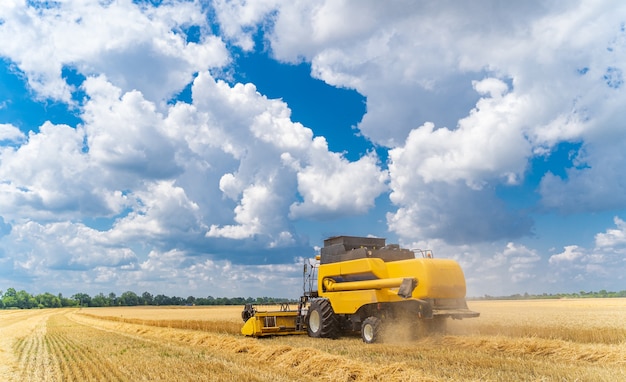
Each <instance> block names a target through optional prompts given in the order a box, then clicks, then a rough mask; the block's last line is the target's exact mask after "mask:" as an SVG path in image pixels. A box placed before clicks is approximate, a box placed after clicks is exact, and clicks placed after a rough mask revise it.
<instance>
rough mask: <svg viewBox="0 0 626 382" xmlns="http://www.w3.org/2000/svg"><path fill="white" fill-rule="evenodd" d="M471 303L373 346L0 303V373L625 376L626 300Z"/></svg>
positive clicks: (11, 377)
mask: <svg viewBox="0 0 626 382" xmlns="http://www.w3.org/2000/svg"><path fill="white" fill-rule="evenodd" d="M469 305H470V308H471V309H473V310H477V311H479V312H481V317H480V318H476V319H468V320H464V321H454V322H449V324H448V328H447V330H446V332H445V333H443V334H435V335H430V336H426V337H423V338H421V339H418V340H415V341H410V342H408V341H403V340H402V339H401V338H398V336H397V337H396V338H390V339H389V342H387V343H383V344H373V345H365V344H363V343H362V342H361V340H360V338H359V337H343V338H341V339H338V340H326V339H312V338H308V337H307V336H286V337H274V338H268V339H253V338H245V337H242V336H241V335H239V329H240V327H241V319H240V312H241V307H184V308H173V307H162V308H154V307H148V308H143V307H141V308H140V307H132V308H90V309H80V310H79V309H49V310H30V311H0V380H2V381H142V380H151V381H242V380H243V381H267V380H272V381H301V380H322V381H323V380H326V381H352V380H357V381H379V380H380V381H383V380H384V381H394V380H397V381H452V380H454V381H467V380H475V381H490V380H491V381H513V380H524V381H626V299H597V300H592V299H584V300H556V301H555V300H549V301H548V300H546V301H470V303H469ZM401 329H402V328H399V330H400V331H401ZM399 337H402V335H399Z"/></svg>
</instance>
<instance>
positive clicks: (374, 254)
mask: <svg viewBox="0 0 626 382" xmlns="http://www.w3.org/2000/svg"><path fill="white" fill-rule="evenodd" d="M416 252H417V253H418V254H419V257H416ZM316 271H317V272H316ZM304 285H305V287H304V294H303V296H302V297H301V298H300V302H299V304H298V307H297V309H290V307H289V306H288V305H283V306H281V309H280V310H274V311H258V310H257V309H256V308H255V307H253V306H252V305H246V307H245V308H244V311H243V312H242V318H243V320H244V322H245V324H244V326H243V328H242V329H241V332H242V334H244V335H247V336H255V337H262V336H271V335H281V334H308V335H309V336H311V337H323V338H337V337H338V336H340V335H341V334H342V333H349V332H359V331H360V333H361V337H362V338H363V341H365V342H366V343H372V342H378V341H380V340H381V337H382V336H381V333H382V329H383V327H385V326H387V325H388V324H393V323H394V322H405V323H406V322H409V323H411V326H412V327H414V328H415V329H417V328H418V327H419V326H428V327H431V328H435V329H438V330H441V329H442V328H443V327H445V320H446V319H447V318H448V317H451V318H453V319H463V318H469V317H478V315H479V313H477V312H473V311H471V310H469V309H468V307H467V303H466V302H465V293H466V289H465V276H464V275H463V271H462V270H461V267H460V266H459V264H458V263H457V262H456V261H454V260H449V259H435V258H433V256H432V252H431V251H421V250H417V251H413V250H408V249H403V248H400V247H399V246H398V245H396V244H390V245H386V244H385V239H382V238H370V237H354V236H336V237H332V238H329V239H327V240H324V247H323V248H322V250H321V251H320V255H318V256H316V263H315V264H313V265H312V266H309V265H305V267H304ZM307 286H308V288H307Z"/></svg>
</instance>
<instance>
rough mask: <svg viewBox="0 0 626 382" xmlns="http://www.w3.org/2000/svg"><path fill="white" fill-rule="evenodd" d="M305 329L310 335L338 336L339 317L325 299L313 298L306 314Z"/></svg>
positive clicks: (322, 336) (320, 336) (318, 336)
mask: <svg viewBox="0 0 626 382" xmlns="http://www.w3.org/2000/svg"><path fill="white" fill-rule="evenodd" d="M307 330H308V333H309V336H310V337H317V338H337V337H339V319H338V317H337V316H336V315H335V312H334V311H333V307H332V306H331V305H330V301H328V300H327V299H319V300H313V301H312V302H311V306H310V307H309V313H308V316H307Z"/></svg>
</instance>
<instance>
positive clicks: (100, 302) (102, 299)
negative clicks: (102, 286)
mask: <svg viewBox="0 0 626 382" xmlns="http://www.w3.org/2000/svg"><path fill="white" fill-rule="evenodd" d="M90 306H95V307H101V306H111V300H110V299H109V298H108V297H107V296H105V295H104V294H103V293H98V294H97V295H95V296H93V298H92V299H91V305H90Z"/></svg>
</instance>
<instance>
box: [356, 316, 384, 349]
mask: <svg viewBox="0 0 626 382" xmlns="http://www.w3.org/2000/svg"><path fill="white" fill-rule="evenodd" d="M381 327H382V321H381V320H380V318H378V317H375V316H371V317H368V318H366V319H365V321H363V323H362V324H361V338H362V339H363V342H365V343H366V344H373V343H375V342H380V341H381V338H380V337H381V336H380V329H381Z"/></svg>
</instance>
